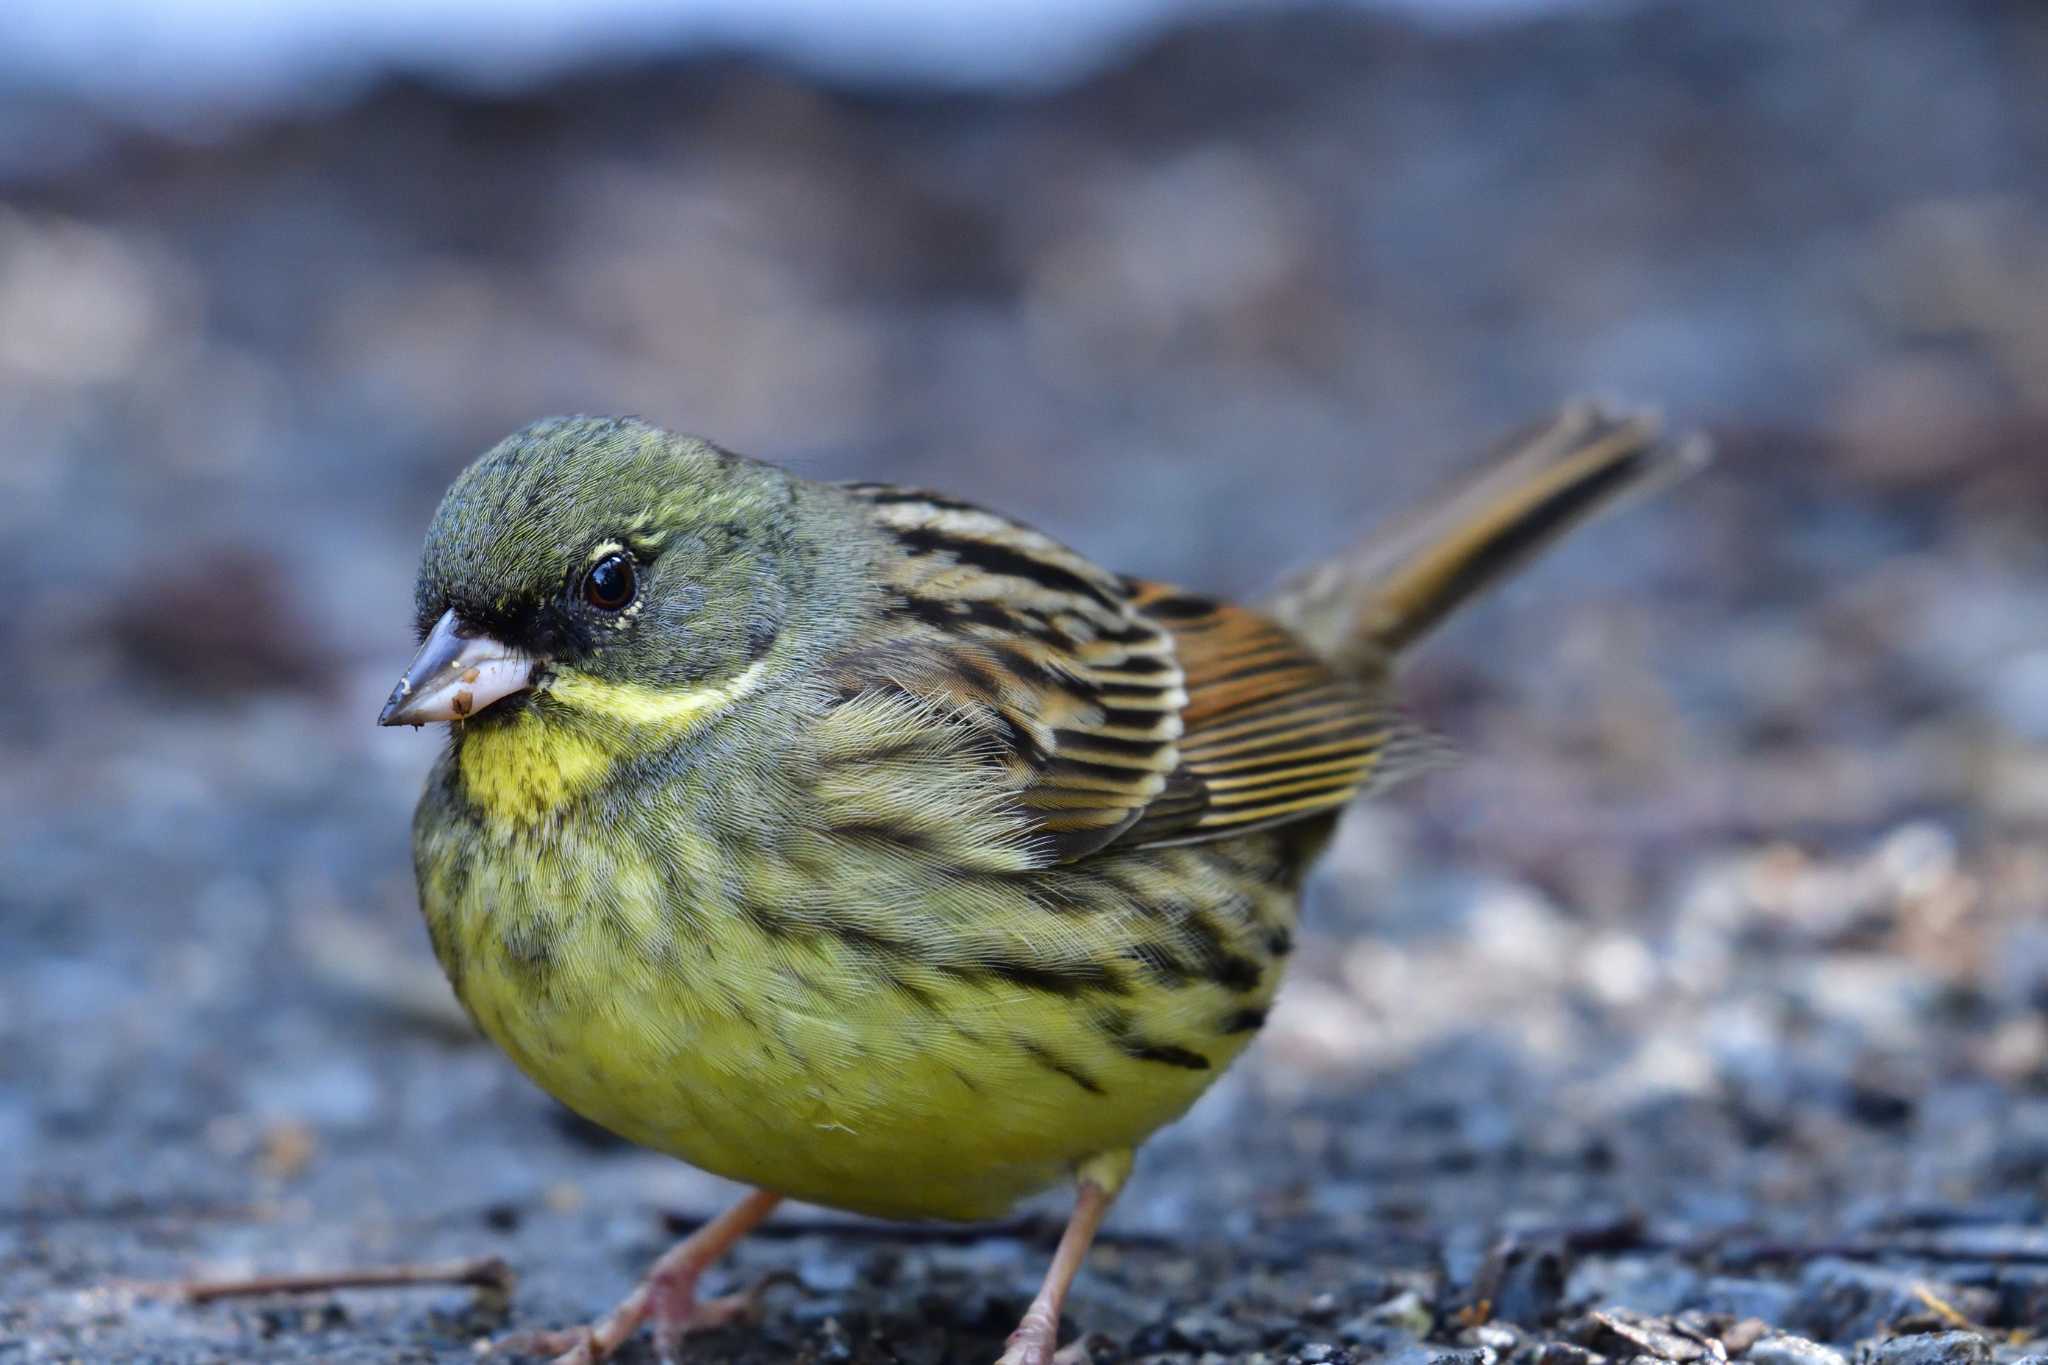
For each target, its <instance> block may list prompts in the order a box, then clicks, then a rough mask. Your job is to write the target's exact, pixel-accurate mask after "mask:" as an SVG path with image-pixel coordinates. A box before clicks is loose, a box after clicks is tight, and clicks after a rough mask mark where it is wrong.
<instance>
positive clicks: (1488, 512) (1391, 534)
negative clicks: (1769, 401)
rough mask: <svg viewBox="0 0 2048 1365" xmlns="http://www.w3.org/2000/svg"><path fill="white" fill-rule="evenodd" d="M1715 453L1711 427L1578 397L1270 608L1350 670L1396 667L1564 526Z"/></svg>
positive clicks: (1288, 587)
mask: <svg viewBox="0 0 2048 1365" xmlns="http://www.w3.org/2000/svg"><path fill="white" fill-rule="evenodd" d="M1707 455H1708V447H1707V443H1706V441H1705V440H1704V439H1703V438H1701V437H1699V436H1688V437H1685V438H1683V439H1680V440H1676V441H1667V440H1665V439H1664V438H1663V437H1662V435H1661V433H1660V429H1659V423H1658V421H1657V419H1656V417H1655V416H1653V415H1649V414H1643V413H1616V412H1610V411H1608V410H1606V409H1604V408H1602V407H1600V406H1598V405H1596V404H1592V403H1577V404H1573V405H1571V406H1569V407H1567V408H1566V409H1565V410H1564V411H1562V412H1561V413H1559V414H1558V416H1557V417H1555V418H1553V419H1552V420H1551V421H1549V422H1547V423H1544V424H1542V425H1541V426H1538V427H1535V428H1532V429H1530V430H1527V431H1524V432H1522V433H1519V434H1518V435H1517V436H1515V437H1513V438H1511V439H1510V440H1509V441H1507V442H1506V443H1505V444H1504V446H1503V447H1502V448H1501V450H1500V451H1499V452H1498V453H1497V454H1496V455H1495V457H1494V460H1493V461H1492V463H1491V464H1490V466H1489V467H1488V468H1487V469H1486V470H1485V471H1484V472H1483V473H1481V474H1479V475H1478V476H1477V477H1476V478H1473V479H1471V480H1470V481H1468V482H1466V483H1464V484H1463V485H1461V486H1458V487H1455V488H1453V489H1452V490H1451V491H1450V492H1449V493H1447V494H1446V495H1444V496H1442V497H1441V498H1439V499H1438V500H1437V501H1436V502H1434V503H1432V504H1430V505H1428V506H1426V507H1424V508H1423V509H1422V510H1421V511H1419V512H1418V513H1416V514H1414V515H1412V516H1409V517H1407V518H1404V519H1403V520H1401V521H1399V522H1397V523H1395V524H1394V525H1392V526H1390V527H1388V528H1386V529H1384V530H1382V531H1380V532H1378V533H1376V534H1375V535H1373V536H1372V537H1370V538H1369V539H1368V540H1367V541H1365V542H1364V543H1363V544H1362V545H1360V546H1359V547H1358V548H1357V549H1356V550H1354V551H1353V552H1351V553H1350V554H1348V555H1344V556H1340V557H1339V558H1337V559H1335V560H1332V561H1330V562H1329V563H1327V564H1324V565H1321V566H1318V567H1317V568H1314V569H1311V570H1309V571H1308V572H1307V573H1305V574H1303V575H1301V576H1300V577H1298V578H1295V579H1293V580H1291V581H1290V582H1288V583H1287V584H1285V585H1283V586H1282V587H1281V588H1280V589H1279V591H1278V592H1277V593H1276V594H1275V595H1274V596H1273V598H1272V599H1271V600H1270V601H1269V602H1268V604H1267V610H1268V611H1269V612H1270V613H1271V614H1272V616H1273V617H1274V618H1275V619H1277V620H1279V621H1281V622H1283V623H1284V624H1286V625H1288V626H1289V627H1291V628H1292V629H1293V630H1294V631H1295V633H1296V634H1298V635H1299V636H1301V637H1302V639H1303V640H1305V641H1306V642H1307V643H1308V644H1309V645H1311V646H1312V647H1314V648H1315V649H1316V650H1317V651H1318V652H1319V653H1321V654H1322V655H1323V656H1324V657H1325V658H1327V659H1329V660H1330V661H1331V662H1332V663H1334V664H1336V665H1337V666H1338V667H1340V668H1342V669H1343V670H1345V671H1346V672H1350V673H1353V674H1355V675H1359V676H1372V675H1375V674H1379V673H1384V672H1385V671H1386V670H1387V669H1388V668H1389V667H1390V665H1391V664H1392V663H1393V661H1394V659H1395V658H1396V657H1397V656H1398V655H1399V654H1400V653H1401V652H1402V651H1403V650H1404V649H1406V648H1407V647H1408V646H1410V645H1412V644H1414V643H1415V642H1416V641H1417V640H1419V639H1421V638H1422V637H1423V636H1425V635H1427V634H1428V633H1429V632H1430V631H1431V630H1432V629H1434V628H1435V627H1436V626H1437V625H1439V624H1440V623H1442V622H1443V620H1444V619H1445V618H1446V617H1448V616H1450V615H1451V614H1452V613H1453V612H1455V611H1456V610H1457V609H1458V608H1459V607H1461V606H1463V605H1464V604H1465V603H1466V602H1468V601H1470V600H1471V599H1472V598H1473V597H1475V596H1477V595H1478V594H1479V593H1481V592H1482V591H1484V590H1485V589H1487V588H1489V587H1491V586H1492V585H1493V584H1494V583H1496V582H1499V581H1500V580H1501V579H1502V578H1504V577H1506V576H1507V575H1508V574H1510V573H1512V572H1513V571H1514V570H1516V569H1518V568H1520V567H1522V566H1523V565H1524V564H1526V563H1528V561H1529V560H1530V559H1532V558H1533V557H1535V556H1536V555H1537V554H1539V553H1541V552H1542V551H1543V550H1544V549H1545V548H1547V547H1548V546H1549V545H1551V544H1552V543H1553V542H1555V541H1556V540H1557V539H1559V538H1560V537H1561V536H1563V535H1565V534H1566V533H1567V532H1569V531H1571V530H1572V529H1574V528H1575V527H1577V526H1579V525H1581V524H1582V523H1584V522H1585V521H1586V520H1587V519H1589V518H1591V517H1593V516H1595V515H1596V514H1598V513H1599V512H1601V511H1603V510H1605V509H1606V508H1608V507H1611V506H1612V505H1613V504H1614V503H1615V502H1616V501H1617V500H1619V499H1621V498H1623V497H1625V496H1628V495H1632V494H1635V493H1640V492H1643V491H1645V490H1647V489H1651V488H1655V487H1659V486H1661V485H1662V484H1664V483H1666V482H1668V481H1670V480H1673V479H1676V478H1679V477H1682V476H1683V475H1685V474H1687V473H1690V472H1691V471H1693V470H1694V469H1697V468H1699V467H1700V466H1701V465H1702V464H1704V463H1705V462H1706V459H1707Z"/></svg>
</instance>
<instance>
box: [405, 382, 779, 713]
mask: <svg viewBox="0 0 2048 1365" xmlns="http://www.w3.org/2000/svg"><path fill="white" fill-rule="evenodd" d="M797 502H798V493H797V483H796V481H795V480H793V479H791V478H790V477H789V476H787V475H785V474H783V473H782V472H781V471H779V470H776V469H774V468H772V467H771V466H768V465H764V464H761V463H759V462H757V461H754V460H749V459H746V458H744V457H742V456H739V455H735V454H732V453H731V452H729V451H725V450H721V449H720V448H718V447H717V446H715V445H713V444H711V443H710V442H708V441H704V440H701V439H699V438H697V437H693V436H679V435H676V434H673V433H670V432H666V431H662V430H660V429H659V428H656V427H652V426H649V425H647V424H646V423H644V422H640V421H637V420H633V419H630V418H595V417H565V418H552V419H549V420H546V421H542V422H536V423H535V424H533V425H532V426H529V427H527V428H525V429H524V430H522V431H519V432H516V433H514V434H513V435H511V436H509V437H507V438H506V439H505V440H504V441H502V442H500V443H499V444H498V445H497V446H496V447H495V448H493V449H492V450H490V451H489V452H487V453H486V454H485V455H483V456H482V457H481V458H480V459H478V460H477V461H476V462H475V463H474V464H472V465H470V466H469V468H467V469H466V470H464V471H463V472H462V474H461V475H460V476H459V477H457V479H456V480H455V483H454V485H453V486H452V487H450V488H449V490H448V493H447V496H446V497H444V498H443V499H442V502H441V507H440V510H439V511H438V512H436V513H435V515H434V521H433V524H432V526H431V527H430V528H429V529H428V531H427V541H426V548H425V551H424V553H423V555H422V557H421V560H420V574H419V583H418V587H417V589H416V596H415V609H416V617H417V626H418V630H419V634H420V638H421V640H422V645H421V649H420V654H419V656H418V657H417V658H415V660H414V661H413V666H412V668H411V669H409V670H408V671H407V673H406V676H405V678H404V680H402V681H401V682H400V683H399V685H398V688H397V689H396V690H395V691H394V692H393V693H392V696H391V700H390V702H389V703H388V704H387V705H386V707H385V710H384V714H383V715H382V716H381V717H380V719H381V720H382V721H383V722H384V723H385V724H388V725H396V724H418V723H421V722H424V721H430V720H461V719H466V718H468V717H469V716H470V715H472V714H476V713H481V712H483V711H485V710H486V709H487V708H490V707H491V706H492V705H493V704H495V703H499V702H502V701H505V700H506V699H507V698H519V697H526V696H528V695H529V694H531V693H535V692H541V693H546V692H551V691H557V690H560V691H564V692H567V691H569V690H571V689H572V688H573V687H575V686H584V687H590V686H599V685H608V686H613V687H617V686H620V685H624V686H629V687H633V688H636V689H642V690H644V691H646V692H647V693H648V694H650V695H653V694H656V693H657V692H658V690H662V689H667V690H670V691H673V690H676V689H683V690H692V689H694V690H702V689H706V688H716V687H718V686H720V685H727V684H731V683H732V682H733V681H734V680H736V679H738V678H740V677H741V676H742V675H745V674H746V673H747V672H748V670H749V669H752V668H754V667H755V666H756V665H757V664H759V663H760V662H761V661H762V660H763V659H765V658H766V657H767V656H768V654H769V653H770V651H771V650H772V649H773V648H774V646H775V644H776V641H777V640H778V638H779V637H780V636H781V634H782V632H783V628H784V626H785V625H786V624H787V622H788V621H789V619H790V616H791V612H792V608H793V606H794V599H795V597H796V595H797V591H796V584H797V583H798V581H799V580H800V579H801V578H802V577H803V576H804V575H805V574H806V573H807V572H809V569H810V566H811V564H812V561H813V558H814V557H813V556H812V555H810V554H808V553H806V551H805V548H804V546H803V545H802V544H801V543H800V542H801V537H799V535H798V531H797V524H798V508H797Z"/></svg>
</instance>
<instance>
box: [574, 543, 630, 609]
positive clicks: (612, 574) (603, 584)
mask: <svg viewBox="0 0 2048 1365" xmlns="http://www.w3.org/2000/svg"><path fill="white" fill-rule="evenodd" d="M638 586H639V585H638V583H637V582H636V581H635V580H634V575H633V561H632V560H630V559H628V558H626V556H625V555H623V554H609V555H606V556H605V557H604V558H603V559H600V560H598V561H597V563H595V564H593V565H591V566H590V572H589V573H587V574H585V575H583V600H584V601H586V602H588V603H590V605H591V606H593V607H596V608H597V609H598V610H600V611H618V610H620V609H621V608H623V607H624V606H625V605H626V604H627V603H629V602H631V601H632V600H633V593H634V591H635V590H636V589H637V588H638Z"/></svg>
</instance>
